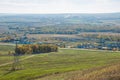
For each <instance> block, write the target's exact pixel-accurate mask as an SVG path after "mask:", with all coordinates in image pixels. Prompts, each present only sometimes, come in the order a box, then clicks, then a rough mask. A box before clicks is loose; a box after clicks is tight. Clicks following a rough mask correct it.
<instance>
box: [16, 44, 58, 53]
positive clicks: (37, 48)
mask: <svg viewBox="0 0 120 80" xmlns="http://www.w3.org/2000/svg"><path fill="white" fill-rule="evenodd" d="M57 51H58V47H57V46H56V45H50V44H42V45H40V44H34V45H33V44H29V45H20V46H17V48H16V49H15V53H17V54H19V55H23V54H37V53H48V52H57Z"/></svg>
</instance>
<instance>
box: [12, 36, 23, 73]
mask: <svg viewBox="0 0 120 80" xmlns="http://www.w3.org/2000/svg"><path fill="white" fill-rule="evenodd" d="M17 49H18V39H17V35H16V34H15V53H14V54H13V56H14V60H13V64H12V69H11V70H12V71H16V70H19V69H21V66H20V60H19V57H20V54H19V53H18V52H17Z"/></svg>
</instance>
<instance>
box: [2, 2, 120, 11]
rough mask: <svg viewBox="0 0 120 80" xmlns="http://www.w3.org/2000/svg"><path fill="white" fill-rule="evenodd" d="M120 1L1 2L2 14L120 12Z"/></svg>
mask: <svg viewBox="0 0 120 80" xmlns="http://www.w3.org/2000/svg"><path fill="white" fill-rule="evenodd" d="M119 4H120V0H0V13H99V12H120V8H119V7H120V6H119Z"/></svg>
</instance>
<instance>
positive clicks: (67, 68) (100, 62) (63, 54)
mask: <svg viewBox="0 0 120 80" xmlns="http://www.w3.org/2000/svg"><path fill="white" fill-rule="evenodd" d="M5 49H7V48H5ZM29 56H31V55H26V56H23V57H24V58H25V57H29ZM9 58H10V56H0V62H1V63H0V65H1V64H3V63H7V62H10V61H9ZM11 59H13V57H12V56H11ZM21 59H22V57H21ZM3 61H5V62H3ZM119 61H120V52H110V51H92V50H91V51H89V50H74V49H73V50H72V49H60V50H59V52H52V53H45V54H36V55H34V56H33V57H30V58H27V59H24V60H22V61H21V62H20V63H21V65H24V68H23V69H22V70H18V71H13V72H10V71H9V69H10V68H11V65H10V64H9V65H5V66H1V67H0V80H65V78H66V77H67V76H68V77H69V76H70V74H71V75H73V74H72V73H74V71H80V72H81V71H84V70H88V69H93V68H96V67H102V66H105V65H111V64H113V63H114V64H115V63H116V64H117V63H119ZM59 74H61V75H63V76H58V77H55V76H56V75H59ZM54 75H55V76H54ZM49 76H53V77H49ZM74 77H75V76H74ZM70 78H71V77H70ZM69 80H73V79H69ZM74 80H76V79H74Z"/></svg>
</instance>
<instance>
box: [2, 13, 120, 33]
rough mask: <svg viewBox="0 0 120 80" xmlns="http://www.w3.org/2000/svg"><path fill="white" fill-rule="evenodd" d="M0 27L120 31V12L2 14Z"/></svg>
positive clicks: (71, 30) (75, 31)
mask: <svg viewBox="0 0 120 80" xmlns="http://www.w3.org/2000/svg"><path fill="white" fill-rule="evenodd" d="M0 27H2V28H3V27H7V28H8V27H23V28H26V27H44V30H45V29H46V28H47V31H48V33H49V32H50V31H53V32H55V31H58V30H60V31H61V30H66V29H68V31H70V32H74V33H79V32H120V13H100V14H0ZM41 30H42V29H41Z"/></svg>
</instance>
